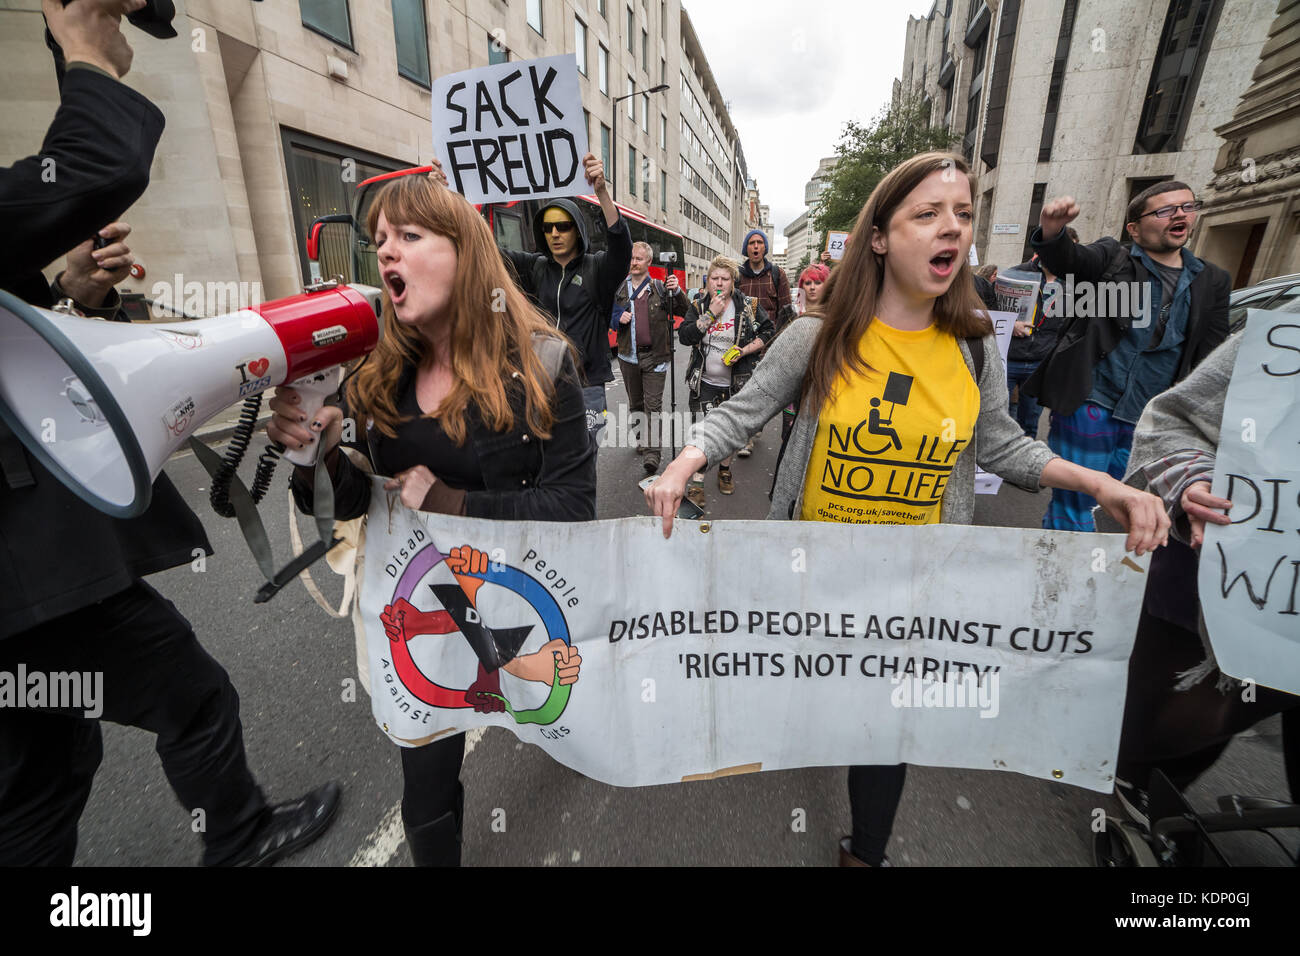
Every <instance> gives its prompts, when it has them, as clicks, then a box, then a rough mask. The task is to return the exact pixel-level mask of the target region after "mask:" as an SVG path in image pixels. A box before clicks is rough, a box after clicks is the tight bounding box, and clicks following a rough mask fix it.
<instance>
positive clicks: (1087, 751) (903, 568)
mask: <svg viewBox="0 0 1300 956" xmlns="http://www.w3.org/2000/svg"><path fill="white" fill-rule="evenodd" d="M374 482H375V484H374V489H375V493H374V495H373V496H372V506H371V509H370V512H369V516H368V519H367V521H368V528H367V538H366V558H365V567H364V570H363V572H361V580H362V582H363V583H362V590H361V605H360V613H361V617H362V620H363V621H364V626H365V629H366V632H367V635H366V636H367V645H368V660H367V661H366V664H367V668H368V674H369V686H370V691H371V695H372V706H373V709H374V715H375V719H376V721H377V722H378V723H379V726H380V727H381V729H382V730H383V731H384V732H385V733H386V734H388V736H389V737H390V738H391V739H393V740H394V741H395V742H397V743H398V744H401V745H404V746H418V745H420V744H423V743H427V742H429V741H431V740H433V739H435V738H438V737H442V736H445V735H446V734H449V733H456V732H460V731H464V730H467V729H469V728H473V727H482V726H487V725H496V726H504V727H508V728H510V729H511V730H512V731H513V732H514V733H515V734H516V735H517V736H518V737H519V739H520V740H523V741H527V742H530V743H536V744H538V745H540V746H541V747H542V748H543V749H545V750H546V751H547V752H548V753H549V754H550V755H551V756H552V757H554V758H555V759H556V760H558V761H559V762H561V763H563V764H565V765H566V766H568V767H571V768H573V769H574V770H576V771H578V772H580V773H583V774H586V775H587V776H589V777H592V778H594V779H597V780H600V781H603V782H605V783H609V784H614V785H617V786H642V785H649V784H658V783H669V782H676V781H682V780H688V779H698V778H701V777H707V776H710V775H722V774H728V773H737V772H746V771H751V770H775V769H781V768H790V767H805V766H836V765H843V764H893V763H898V762H899V761H906V762H909V763H921V764H928V765H932V766H944V767H969V768H983V769H999V770H1011V771H1017V772H1020V773H1025V774H1029V775H1032V776H1036V777H1043V778H1046V779H1053V780H1060V781H1063V782H1065V783H1070V784H1074V785H1076V786H1081V787H1087V788H1090V789H1094V790H1099V791H1109V790H1110V789H1111V785H1112V775H1113V773H1114V761H1115V755H1116V753H1117V750H1118V740H1119V731H1120V724H1121V718H1122V713H1123V707H1124V693H1125V687H1126V681H1127V672H1128V657H1129V653H1130V651H1131V647H1132V642H1133V635H1134V630H1135V627H1136V623H1137V617H1138V608H1139V604H1140V601H1141V598H1142V593H1143V588H1144V585H1145V582H1146V574H1145V570H1144V564H1145V560H1143V561H1142V562H1141V563H1139V562H1137V561H1134V560H1133V559H1132V558H1127V557H1125V555H1124V538H1123V537H1122V536H1120V535H1104V534H1068V533H1063V532H1052V531H1039V530H1021V529H1009V528H988V527H967V526H957V525H930V526H924V527H907V528H903V527H888V526H880V525H859V526H854V525H845V524H839V523H834V522H785V521H730V522H714V523H711V524H710V523H699V522H688V521H682V522H680V523H679V524H678V525H677V528H676V530H675V532H674V534H673V536H672V538H671V539H669V540H665V539H664V538H663V535H662V531H661V525H660V522H659V521H658V520H657V519H653V518H624V519H620V520H617V521H598V522H589V523H583V524H560V523H558V522H557V523H550V522H519V523H514V522H500V521H497V522H492V521H476V520H472V519H468V518H459V517H449V516H445V515H432V514H424V513H418V512H413V511H410V510H408V509H405V508H403V507H401V505H400V504H399V503H397V502H396V499H395V498H394V497H392V496H391V495H390V494H389V493H385V492H383V491H382V490H381V489H382V484H381V482H382V479H378V478H376V479H374ZM647 569H653V573H646V572H647ZM495 661H508V662H507V663H505V664H504V666H503V667H501V668H500V669H495V670H494V669H491V667H490V666H489V665H491V664H493V663H495ZM475 702H477V706H478V708H479V709H483V708H485V707H486V708H491V709H494V710H495V711H496V712H478V711H477V710H476V709H475Z"/></svg>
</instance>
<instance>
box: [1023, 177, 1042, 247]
mask: <svg viewBox="0 0 1300 956" xmlns="http://www.w3.org/2000/svg"><path fill="white" fill-rule="evenodd" d="M1046 196H1047V183H1034V191H1033V192H1032V193H1030V194H1029V222H1027V223H1025V246H1024V249H1023V250H1022V251H1021V253H1020V258H1021V260H1022V261H1023V262H1028V261H1029V260H1030V259H1031V258H1032V257H1033V255H1034V247H1033V246H1031V245H1030V244H1029V237H1030V236H1032V235H1033V234H1034V230H1035V229H1037V228H1038V214H1039V213H1041V212H1042V211H1043V199H1044V198H1046Z"/></svg>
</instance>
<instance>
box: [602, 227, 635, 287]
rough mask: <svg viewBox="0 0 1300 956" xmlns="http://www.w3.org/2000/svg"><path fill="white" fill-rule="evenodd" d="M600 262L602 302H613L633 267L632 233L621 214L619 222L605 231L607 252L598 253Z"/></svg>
mask: <svg viewBox="0 0 1300 956" xmlns="http://www.w3.org/2000/svg"><path fill="white" fill-rule="evenodd" d="M597 255H599V256H601V260H600V270H599V273H598V274H599V275H600V281H599V283H598V285H599V288H600V299H599V301H601V302H613V301H614V295H615V293H617V292H618V287H619V285H620V284H621V283H622V282H623V280H624V279H625V278H627V270H628V269H630V268H631V267H632V233H631V232H630V231H629V230H628V228H627V220H626V219H624V218H623V215H622V213H620V214H619V217H618V222H616V223H614V225H612V226H608V227H606V229H605V251H604V252H603V253H597Z"/></svg>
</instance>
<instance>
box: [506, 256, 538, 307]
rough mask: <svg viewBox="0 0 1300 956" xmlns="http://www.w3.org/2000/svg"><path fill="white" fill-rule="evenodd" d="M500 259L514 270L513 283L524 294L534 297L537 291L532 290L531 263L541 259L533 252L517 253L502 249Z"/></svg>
mask: <svg viewBox="0 0 1300 956" xmlns="http://www.w3.org/2000/svg"><path fill="white" fill-rule="evenodd" d="M501 257H502V258H503V259H505V260H506V262H507V263H508V264H509V265H510V267H511V268H512V269H513V270H514V273H515V281H516V282H517V283H518V284H519V288H520V289H522V290H523V291H524V294H525V295H531V296H536V295H537V290H536V289H534V288H533V262H534V261H535V260H537V259H539V258H541V257H540V256H539V255H538V254H537V253H535V252H519V251H516V250H512V249H502V250H501Z"/></svg>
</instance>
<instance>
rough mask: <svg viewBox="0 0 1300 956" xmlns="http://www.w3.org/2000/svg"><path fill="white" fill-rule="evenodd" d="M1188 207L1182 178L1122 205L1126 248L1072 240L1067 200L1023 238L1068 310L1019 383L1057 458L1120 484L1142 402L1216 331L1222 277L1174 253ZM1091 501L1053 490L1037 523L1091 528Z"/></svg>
mask: <svg viewBox="0 0 1300 956" xmlns="http://www.w3.org/2000/svg"><path fill="white" fill-rule="evenodd" d="M1200 206H1201V204H1200V202H1198V201H1197V199H1196V197H1195V196H1194V195H1193V194H1192V190H1191V188H1190V187H1189V186H1188V185H1187V184H1186V183H1181V182H1177V181H1174V180H1169V181H1167V182H1162V183H1157V184H1156V185H1154V186H1150V187H1148V188H1147V189H1144V190H1142V192H1140V193H1138V194H1137V195H1136V196H1134V197H1133V200H1132V202H1130V203H1129V206H1128V214H1127V216H1126V219H1127V221H1126V224H1125V229H1126V230H1127V232H1128V235H1129V238H1130V239H1132V241H1133V244H1132V246H1131V247H1129V248H1128V249H1125V248H1124V247H1123V246H1121V245H1120V243H1119V242H1118V241H1116V240H1115V239H1112V238H1111V237H1109V236H1107V237H1104V238H1102V239H1100V240H1098V241H1097V242H1094V243H1090V244H1088V245H1084V244H1082V243H1075V242H1072V241H1071V240H1070V237H1069V236H1068V235H1067V234H1066V230H1065V227H1066V226H1067V225H1068V224H1069V223H1070V222H1071V221H1073V220H1074V219H1075V218H1076V217H1077V216H1078V215H1079V207H1078V205H1077V204H1076V203H1075V201H1074V199H1073V198H1071V197H1069V196H1066V197H1063V198H1060V199H1054V200H1052V201H1051V202H1049V203H1047V204H1046V205H1044V206H1043V209H1042V212H1041V213H1040V215H1039V220H1038V222H1039V228H1038V229H1035V230H1034V233H1033V234H1032V235H1031V236H1030V244H1031V245H1032V246H1033V248H1034V251H1035V252H1036V253H1037V254H1038V257H1039V260H1040V261H1041V263H1042V266H1043V268H1044V269H1046V270H1048V271H1050V272H1052V273H1054V274H1055V275H1057V276H1059V277H1060V280H1059V281H1060V283H1061V284H1062V285H1068V283H1069V282H1070V280H1071V279H1072V280H1073V289H1074V299H1073V303H1072V304H1073V305H1074V306H1075V308H1074V309H1073V311H1074V312H1075V314H1074V315H1073V316H1066V317H1065V318H1064V319H1063V324H1062V326H1061V332H1060V337H1059V338H1058V340H1057V343H1056V347H1055V349H1054V350H1053V351H1052V353H1051V354H1050V355H1049V356H1048V357H1047V358H1046V359H1045V360H1044V361H1043V363H1042V364H1041V365H1040V366H1039V367H1038V371H1037V372H1035V373H1034V374H1033V375H1032V376H1030V378H1029V380H1028V381H1027V382H1025V383H1024V385H1022V386H1021V388H1022V390H1023V391H1024V392H1025V393H1026V394H1028V395H1033V396H1035V397H1037V398H1038V401H1039V403H1040V404H1042V405H1045V406H1046V407H1047V408H1049V409H1051V411H1052V419H1051V430H1050V432H1049V434H1048V438H1047V443H1048V445H1049V446H1051V448H1052V450H1053V451H1055V452H1056V453H1057V454H1058V455H1060V456H1061V457H1063V458H1065V459H1066V460H1067V461H1072V462H1074V463H1075V464H1079V465H1083V466H1085V467H1087V468H1095V469H1097V470H1098V471H1107V472H1109V473H1110V474H1111V475H1113V476H1114V477H1115V478H1118V479H1122V478H1123V476H1124V472H1125V469H1126V467H1127V465H1128V456H1129V449H1130V447H1131V446H1132V444H1133V429H1134V426H1135V425H1136V424H1137V421H1138V418H1139V417H1141V415H1142V410H1143V409H1144V408H1145V407H1146V404H1147V402H1149V401H1150V400H1151V399H1152V398H1154V397H1155V396H1156V395H1158V394H1160V393H1161V392H1163V391H1165V390H1166V389H1168V388H1169V387H1170V386H1172V385H1173V384H1174V383H1176V382H1180V381H1182V380H1183V379H1184V378H1186V377H1187V375H1188V374H1189V373H1190V372H1191V371H1192V369H1194V368H1195V367H1196V366H1197V365H1198V364H1199V363H1200V361H1201V360H1202V359H1204V358H1205V357H1206V356H1207V355H1209V354H1210V353H1211V352H1213V351H1214V349H1215V348H1216V347H1218V345H1219V344H1220V343H1221V342H1222V341H1223V340H1224V339H1225V338H1226V337H1227V335H1228V293H1229V291H1230V289H1231V280H1230V279H1229V276H1228V273H1227V272H1225V271H1224V270H1223V269H1220V268H1219V267H1218V266H1215V265H1213V264H1212V263H1209V262H1204V261H1202V260H1200V259H1198V258H1197V257H1196V256H1194V255H1192V254H1191V252H1189V251H1188V250H1187V249H1186V248H1185V247H1186V245H1187V241H1188V239H1190V238H1191V234H1192V229H1193V227H1194V226H1195V225H1196V218H1197V212H1198V210H1199V209H1200ZM1088 291H1091V292H1092V297H1091V302H1092V306H1093V307H1092V308H1089V309H1084V308H1081V307H1080V306H1081V305H1082V302H1083V300H1082V299H1081V298H1080V296H1081V294H1084V295H1086V293H1087V292H1088ZM1062 299H1063V296H1061V295H1059V294H1058V301H1061V300H1062ZM1115 306H1117V307H1118V308H1114V307H1115ZM1110 312H1115V313H1117V314H1108V313H1110ZM1085 313H1086V314H1085ZM1095 505H1096V501H1094V500H1093V499H1092V498H1090V497H1088V496H1087V495H1083V494H1079V493H1078V492H1069V491H1061V490H1059V489H1056V490H1053V492H1052V501H1051V504H1050V505H1049V506H1048V509H1047V514H1045V515H1044V516H1043V527H1044V528H1050V529H1056V530H1061V531H1092V530H1095V526H1094V524H1093V520H1092V509H1093V507H1094V506H1095Z"/></svg>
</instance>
